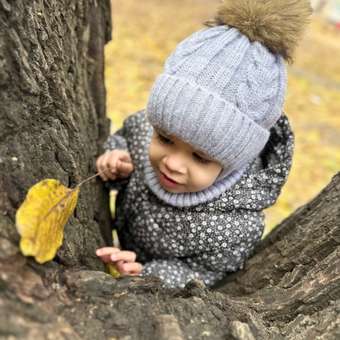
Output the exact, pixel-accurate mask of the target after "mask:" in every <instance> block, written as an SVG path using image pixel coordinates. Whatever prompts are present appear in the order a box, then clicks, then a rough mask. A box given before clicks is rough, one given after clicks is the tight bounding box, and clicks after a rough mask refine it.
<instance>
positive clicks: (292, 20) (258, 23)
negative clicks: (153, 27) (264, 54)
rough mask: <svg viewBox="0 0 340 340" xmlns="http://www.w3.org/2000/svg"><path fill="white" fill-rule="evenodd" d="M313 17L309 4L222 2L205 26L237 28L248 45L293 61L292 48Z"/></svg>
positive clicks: (253, 0) (266, 0)
mask: <svg viewBox="0 0 340 340" xmlns="http://www.w3.org/2000/svg"><path fill="white" fill-rule="evenodd" d="M311 13H312V8H311V5H310V1H308V0H223V1H222V4H221V5H220V6H219V9H218V12H217V14H216V16H215V18H214V19H213V20H211V21H208V22H206V23H205V25H207V26H210V27H211V26H219V25H228V26H230V27H235V28H237V29H238V30H239V31H240V32H241V33H242V34H244V35H246V36H247V37H248V38H249V40H250V41H258V42H260V43H262V44H263V45H265V46H266V47H267V48H268V49H269V50H270V51H271V52H272V53H275V54H276V53H279V54H281V55H282V57H283V58H284V59H286V60H287V61H292V55H293V51H294V48H295V46H296V45H297V43H298V40H299V38H300V36H301V34H302V31H303V28H304V26H305V25H306V23H307V22H308V19H309V16H310V15H311Z"/></svg>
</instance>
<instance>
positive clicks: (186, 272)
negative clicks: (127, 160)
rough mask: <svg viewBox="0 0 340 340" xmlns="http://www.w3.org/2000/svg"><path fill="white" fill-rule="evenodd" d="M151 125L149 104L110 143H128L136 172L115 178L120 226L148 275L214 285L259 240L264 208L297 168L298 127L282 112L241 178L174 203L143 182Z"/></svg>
mask: <svg viewBox="0 0 340 340" xmlns="http://www.w3.org/2000/svg"><path fill="white" fill-rule="evenodd" d="M151 134H152V126H151V125H150V123H149V122H148V120H147V117H146V114H145V111H144V110H142V111H139V112H137V113H135V114H133V115H131V116H129V117H128V118H127V119H126V120H125V122H124V124H123V127H122V128H121V129H119V130H118V131H117V132H116V133H114V134H112V135H111V136H109V138H108V139H107V141H106V143H105V144H104V148H105V149H107V150H112V149H115V148H118V149H125V150H128V151H129V153H130V155H131V158H132V161H133V163H134V167H135V169H134V171H133V172H132V173H131V175H130V177H129V178H128V179H124V180H118V181H109V182H108V185H109V187H110V188H112V189H116V190H118V196H117V199H116V217H115V220H114V227H115V228H116V229H117V231H118V235H119V239H120V242H121V245H122V248H123V249H126V250H132V251H134V252H136V254H137V260H136V261H138V262H141V263H142V264H143V265H144V267H143V271H142V274H141V275H143V276H146V275H153V276H157V277H159V278H160V279H161V280H162V281H163V283H164V286H166V287H184V286H185V285H186V283H187V282H189V281H190V280H191V279H194V278H196V279H200V280H202V281H203V282H204V283H205V284H206V285H207V286H212V285H214V284H215V283H216V282H217V281H218V280H220V279H222V278H223V277H224V276H225V275H227V273H228V272H234V271H237V270H239V269H242V268H243V266H244V263H245V260H246V259H247V258H248V257H249V256H251V254H252V252H253V250H254V248H255V246H256V245H257V244H258V243H259V241H260V240H261V236H262V234H263V230H264V227H265V216H264V212H263V210H264V209H266V208H268V207H270V206H272V205H273V204H274V203H275V202H276V200H277V198H278V196H279V195H280V192H281V189H282V187H283V185H284V184H285V182H286V181H287V178H288V174H289V172H290V169H291V164H292V157H293V150H294V134H293V132H292V129H291V126H290V124H289V121H288V118H287V116H286V115H285V114H284V113H283V114H282V116H281V117H280V118H279V120H278V121H277V123H276V124H275V125H274V126H273V127H272V128H271V130H270V137H269V140H268V142H267V144H266V146H265V147H264V149H263V150H262V152H261V153H260V154H259V155H258V156H257V157H256V158H255V159H254V161H252V162H251V163H250V164H249V166H248V167H247V169H246V171H245V172H244V173H243V175H242V176H241V178H240V179H239V180H238V181H237V182H236V183H235V184H234V185H233V186H232V187H231V188H230V189H228V190H226V191H225V192H223V193H222V194H220V195H219V196H218V197H217V198H214V199H213V200H211V201H207V202H203V203H200V204H196V205H193V206H189V207H175V206H171V205H169V204H168V203H166V202H164V201H162V200H161V199H159V198H158V197H157V196H156V195H155V194H154V193H153V192H152V190H150V188H149V187H148V185H147V183H146V182H145V164H146V162H145V161H146V158H147V157H148V141H149V140H150V138H151Z"/></svg>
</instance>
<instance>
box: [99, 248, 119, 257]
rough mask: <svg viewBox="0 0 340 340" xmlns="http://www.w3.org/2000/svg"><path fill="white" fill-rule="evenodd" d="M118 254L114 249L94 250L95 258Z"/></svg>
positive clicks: (117, 250)
mask: <svg viewBox="0 0 340 340" xmlns="http://www.w3.org/2000/svg"><path fill="white" fill-rule="evenodd" d="M118 252H120V249H119V248H115V247H102V248H98V249H97V250H96V255H97V256H103V255H112V254H114V253H118Z"/></svg>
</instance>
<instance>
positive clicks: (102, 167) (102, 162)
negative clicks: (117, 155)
mask: <svg viewBox="0 0 340 340" xmlns="http://www.w3.org/2000/svg"><path fill="white" fill-rule="evenodd" d="M109 154H110V153H109V152H106V153H104V154H103V155H102V156H101V157H100V159H99V162H98V170H99V172H101V174H100V175H99V176H100V177H101V178H102V179H103V181H107V180H108V179H109V176H110V175H111V173H110V169H109V167H108V160H109Z"/></svg>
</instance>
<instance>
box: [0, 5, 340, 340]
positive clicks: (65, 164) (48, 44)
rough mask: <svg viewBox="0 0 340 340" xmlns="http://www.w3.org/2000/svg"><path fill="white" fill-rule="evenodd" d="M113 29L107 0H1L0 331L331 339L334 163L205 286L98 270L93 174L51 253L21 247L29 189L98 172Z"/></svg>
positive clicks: (334, 329) (336, 217)
mask: <svg viewBox="0 0 340 340" xmlns="http://www.w3.org/2000/svg"><path fill="white" fill-rule="evenodd" d="M110 31H111V28H110V3H109V1H108V0H100V1H95V0H78V1H66V0H59V1H57V0H45V1H43V0H32V1H29V2H24V1H23V0H16V1H11V2H9V1H6V0H0V65H1V68H0V87H1V91H0V98H1V103H2V105H1V107H0V113H1V115H0V131H1V135H0V338H1V339H2V338H4V339H13V338H18V339H20V338H22V339H33V338H34V339H91V340H92V339H125V340H128V339H131V340H132V339H249V340H250V339H275V340H276V339H316V338H318V339H339V338H340V326H339V325H340V321H339V311H340V300H339V297H340V273H339V271H340V258H339V243H340V231H339V230H340V228H339V224H340V173H338V174H337V175H336V176H334V178H333V179H332V181H331V183H330V184H329V185H328V186H327V187H326V188H325V189H324V190H323V191H322V192H321V193H320V194H319V195H318V196H317V197H316V198H315V199H314V200H312V201H311V202H310V203H308V204H306V205H305V206H303V207H301V208H299V209H298V210H297V211H296V212H295V213H293V214H292V215H291V216H290V217H288V218H287V219H286V220H285V221H283V222H282V223H281V224H280V225H279V226H278V227H277V228H276V229H275V230H274V231H273V232H272V233H271V234H270V235H269V236H268V237H267V238H266V239H265V240H264V241H263V242H262V244H261V245H260V246H259V247H258V248H257V251H256V253H255V254H254V256H253V257H252V258H251V259H249V261H248V262H247V265H246V267H245V268H244V270H242V271H240V272H238V273H235V274H232V275H229V276H228V278H227V279H226V280H225V281H224V282H222V283H220V284H219V286H218V287H216V289H214V290H209V289H206V288H205V287H204V285H203V284H202V283H201V282H199V281H194V282H191V283H189V284H188V285H187V287H186V288H185V289H173V290H169V289H168V290H167V289H162V288H161V286H160V282H159V280H157V279H156V278H154V279H153V278H148V279H145V278H139V277H131V278H123V279H118V280H114V279H113V278H112V277H111V276H110V275H108V274H106V273H105V272H104V267H103V265H102V264H101V263H100V261H98V260H97V259H96V257H95V255H94V251H95V249H96V248H97V247H99V246H102V245H103V244H104V243H109V242H110V222H109V211H108V198H107V197H108V195H107V194H108V193H107V192H105V190H104V189H103V187H102V185H101V183H100V181H99V180H97V181H92V182H90V183H88V184H86V185H85V186H83V187H82V189H81V194H80V199H79V203H78V205H77V209H76V211H75V213H74V216H73V217H72V218H71V219H70V221H69V223H68V224H67V226H66V227H65V234H64V242H63V246H62V248H61V249H60V250H59V251H58V256H57V257H56V258H55V259H54V260H53V261H50V262H48V263H46V264H43V265H39V264H37V263H36V262H34V261H33V260H32V259H31V258H26V257H24V256H22V255H21V254H20V252H19V249H18V243H19V237H18V234H17V232H16V229H15V223H14V219H15V211H16V209H17V208H18V206H19V205H20V203H21V202H22V200H23V198H24V196H25V194H26V192H27V189H28V188H29V187H30V186H32V185H33V184H35V183H36V182H37V181H39V180H42V179H44V178H47V177H48V178H56V179H59V180H61V181H62V182H63V183H64V184H65V185H67V186H73V185H75V184H76V183H78V182H79V181H80V180H81V179H83V178H86V177H87V176H89V175H92V174H93V173H94V172H95V158H96V156H97V155H98V154H99V152H100V145H101V142H102V141H103V139H104V138H105V137H106V135H107V133H108V122H107V119H106V118H105V88H104V81H103V46H104V44H105V42H106V41H108V40H109V38H110Z"/></svg>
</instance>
